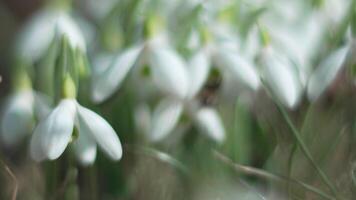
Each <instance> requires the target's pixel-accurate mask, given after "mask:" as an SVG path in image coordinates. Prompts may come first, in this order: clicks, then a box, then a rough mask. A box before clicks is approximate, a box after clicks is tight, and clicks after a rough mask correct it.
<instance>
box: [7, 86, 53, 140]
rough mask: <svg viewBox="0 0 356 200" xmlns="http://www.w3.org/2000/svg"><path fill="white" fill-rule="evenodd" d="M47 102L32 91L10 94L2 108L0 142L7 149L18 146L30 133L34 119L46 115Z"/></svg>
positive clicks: (43, 97)
mask: <svg viewBox="0 0 356 200" xmlns="http://www.w3.org/2000/svg"><path fill="white" fill-rule="evenodd" d="M48 109H49V102H48V101H47V100H46V99H45V96H44V95H42V94H40V93H35V92H34V91H32V90H22V91H18V92H16V93H14V94H12V95H11V96H10V97H9V98H8V99H7V101H6V103H5V105H4V106H3V113H2V117H1V134H0V138H1V142H2V143H3V144H4V145H5V146H7V147H13V146H14V145H16V144H18V143H19V142H20V141H21V140H22V139H23V138H24V137H25V136H26V135H27V134H29V133H31V132H32V128H33V125H34V120H35V118H37V119H42V118H43V117H45V116H46V115H47V113H48Z"/></svg>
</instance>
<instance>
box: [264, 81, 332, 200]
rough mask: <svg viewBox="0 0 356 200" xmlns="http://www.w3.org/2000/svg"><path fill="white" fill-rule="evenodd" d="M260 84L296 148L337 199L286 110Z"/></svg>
mask: <svg viewBox="0 0 356 200" xmlns="http://www.w3.org/2000/svg"><path fill="white" fill-rule="evenodd" d="M261 82H262V84H263V86H264V87H265V89H266V90H265V91H266V92H267V94H268V95H269V96H270V98H271V99H272V101H273V102H274V103H275V104H276V106H277V109H278V111H279V112H280V113H281V114H282V117H283V119H284V120H285V121H286V123H287V125H288V127H289V129H290V130H291V132H292V134H293V137H294V138H295V139H296V142H297V144H298V147H299V148H300V150H301V151H302V153H303V154H304V156H305V157H306V158H307V159H308V160H309V162H310V164H311V165H312V167H313V168H314V170H316V171H317V173H318V175H319V176H320V178H321V180H322V181H323V182H324V183H325V185H326V186H328V188H329V189H330V191H331V192H332V193H333V195H334V196H335V197H338V192H337V190H336V188H335V187H334V185H333V184H332V182H331V181H330V179H329V177H328V176H327V175H326V174H325V173H324V172H323V170H322V169H321V168H320V167H319V165H318V164H317V163H316V161H315V159H314V157H313V156H312V154H311V153H310V151H309V149H308V147H307V145H306V144H305V143H304V141H303V139H302V137H301V135H300V133H299V131H298V129H297V128H296V126H295V125H294V123H293V122H292V120H291V118H290V117H289V115H288V113H287V111H286V109H285V108H284V107H283V106H282V104H281V103H280V102H279V101H278V99H277V98H276V97H275V96H274V95H273V93H272V92H270V88H269V87H268V86H267V85H266V84H265V82H264V80H262V79H261Z"/></svg>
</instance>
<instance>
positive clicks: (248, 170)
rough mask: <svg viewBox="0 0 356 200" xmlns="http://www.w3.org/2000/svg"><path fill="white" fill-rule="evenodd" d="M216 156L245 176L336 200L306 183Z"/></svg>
mask: <svg viewBox="0 0 356 200" xmlns="http://www.w3.org/2000/svg"><path fill="white" fill-rule="evenodd" d="M213 153H214V156H215V157H216V158H217V159H219V160H220V161H222V162H223V163H225V164H227V165H229V166H231V167H233V169H234V170H236V171H237V172H240V173H244V174H248V175H253V176H257V177H261V178H264V179H269V180H271V181H274V182H279V183H292V184H296V185H299V186H301V187H302V188H304V189H305V190H307V191H310V192H312V193H314V194H316V195H319V196H321V197H323V198H325V199H329V200H335V199H336V198H334V197H332V196H330V195H328V194H326V193H325V192H323V191H321V190H320V189H318V188H315V187H313V186H311V185H308V184H306V183H303V182H301V181H298V180H295V179H288V178H286V177H284V176H281V175H277V174H272V173H270V172H267V171H264V170H261V169H257V168H254V167H250V166H245V165H241V164H238V163H234V162H232V160H231V159H229V158H228V157H226V156H225V155H223V154H221V153H220V152H218V151H217V150H213Z"/></svg>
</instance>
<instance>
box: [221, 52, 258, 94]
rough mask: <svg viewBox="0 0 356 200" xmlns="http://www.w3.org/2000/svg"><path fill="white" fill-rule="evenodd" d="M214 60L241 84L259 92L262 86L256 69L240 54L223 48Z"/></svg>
mask: <svg viewBox="0 0 356 200" xmlns="http://www.w3.org/2000/svg"><path fill="white" fill-rule="evenodd" d="M214 59H215V62H216V64H217V65H218V66H219V67H221V68H222V69H223V70H228V71H229V72H230V73H232V74H234V75H235V76H236V78H237V79H238V80H239V81H240V82H242V83H244V84H246V85H247V86H249V87H250V88H251V89H253V90H257V89H258V87H259V86H260V79H259V76H258V74H257V72H256V70H255V68H254V67H253V65H252V64H251V63H250V62H249V61H248V60H246V59H245V58H243V57H242V56H239V54H238V52H236V51H228V50H224V49H222V48H221V49H219V50H218V51H217V52H216V55H215V57H214Z"/></svg>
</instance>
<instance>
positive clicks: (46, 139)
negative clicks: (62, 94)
mask: <svg viewBox="0 0 356 200" xmlns="http://www.w3.org/2000/svg"><path fill="white" fill-rule="evenodd" d="M75 113H76V102H75V100H72V99H64V100H61V102H60V103H59V104H58V106H57V107H56V108H55V109H54V110H53V111H52V112H51V113H50V114H49V115H48V117H47V118H46V119H45V120H43V121H41V122H40V123H39V125H38V126H37V127H36V128H35V130H34V133H33V136H32V139H31V144H30V148H31V156H32V158H33V159H35V160H38V161H39V160H43V159H45V158H48V159H50V160H54V159H56V158H58V157H59V156H60V155H61V154H62V153H63V152H64V150H65V149H66V147H67V145H68V143H69V141H70V138H71V136H72V132H73V126H74V117H75Z"/></svg>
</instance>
